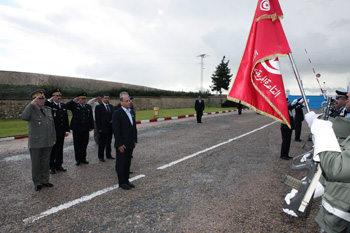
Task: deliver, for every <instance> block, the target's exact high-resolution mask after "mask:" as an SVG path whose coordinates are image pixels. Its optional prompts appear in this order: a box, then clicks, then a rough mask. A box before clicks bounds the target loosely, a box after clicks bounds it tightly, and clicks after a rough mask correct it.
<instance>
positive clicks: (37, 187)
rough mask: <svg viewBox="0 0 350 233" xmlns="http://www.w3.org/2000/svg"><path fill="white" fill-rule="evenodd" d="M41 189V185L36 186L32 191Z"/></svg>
mask: <svg viewBox="0 0 350 233" xmlns="http://www.w3.org/2000/svg"><path fill="white" fill-rule="evenodd" d="M42 187H43V186H41V185H37V186H35V187H34V190H35V191H40V190H41V188H42Z"/></svg>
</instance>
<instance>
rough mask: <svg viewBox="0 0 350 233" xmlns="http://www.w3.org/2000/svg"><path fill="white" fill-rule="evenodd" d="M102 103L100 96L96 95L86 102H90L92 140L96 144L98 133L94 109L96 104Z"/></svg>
mask: <svg viewBox="0 0 350 233" xmlns="http://www.w3.org/2000/svg"><path fill="white" fill-rule="evenodd" d="M101 103H102V98H101V96H97V97H95V98H92V99H91V100H89V101H88V102H87V104H90V105H91V108H92V116H93V118H94V140H95V142H96V144H97V145H98V137H99V134H98V132H97V126H96V118H95V109H96V106H97V105H99V104H101Z"/></svg>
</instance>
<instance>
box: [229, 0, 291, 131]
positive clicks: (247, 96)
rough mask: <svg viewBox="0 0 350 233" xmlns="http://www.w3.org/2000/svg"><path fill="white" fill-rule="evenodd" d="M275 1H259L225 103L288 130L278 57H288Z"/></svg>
mask: <svg viewBox="0 0 350 233" xmlns="http://www.w3.org/2000/svg"><path fill="white" fill-rule="evenodd" d="M282 18H283V13H282V10H281V8H280V5H279V2H278V0H259V1H258V6H257V9H256V12H255V16H254V21H253V23H252V27H251V29H250V33H249V37H248V41H247V45H246V48H245V51H244V54H243V57H242V61H241V64H240V66H239V68H238V71H237V75H236V79H235V81H234V83H233V85H232V87H231V89H230V91H229V94H228V95H227V99H229V100H231V101H234V102H237V103H238V102H239V101H241V103H242V104H243V105H245V106H247V107H249V108H251V109H253V110H255V111H256V112H258V113H260V114H263V115H266V116H269V117H271V118H273V119H275V120H277V121H279V122H281V123H284V124H287V125H288V126H289V127H290V122H289V115H288V106H287V102H286V94H285V90H284V85H283V79H282V74H281V72H280V69H279V61H278V57H279V56H285V55H286V54H288V53H291V51H290V48H289V45H288V41H287V38H286V36H285V34H284V31H283V28H282V25H281V22H280V19H282Z"/></svg>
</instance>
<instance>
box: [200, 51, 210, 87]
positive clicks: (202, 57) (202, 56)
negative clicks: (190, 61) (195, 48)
mask: <svg viewBox="0 0 350 233" xmlns="http://www.w3.org/2000/svg"><path fill="white" fill-rule="evenodd" d="M207 56H208V55H207V54H204V53H203V54H201V55H198V56H197V57H201V90H200V92H203V69H204V68H203V59H204V58H205V57H207Z"/></svg>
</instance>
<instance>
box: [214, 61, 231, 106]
mask: <svg viewBox="0 0 350 233" xmlns="http://www.w3.org/2000/svg"><path fill="white" fill-rule="evenodd" d="M229 62H230V61H229V60H228V61H227V62H225V56H224V57H223V58H222V60H221V63H220V64H219V65H218V66H217V67H216V70H215V72H214V73H213V75H212V77H211V79H212V83H213V85H212V86H210V88H211V90H212V91H216V92H219V95H220V104H222V96H221V94H222V89H224V90H228V88H229V85H230V82H231V77H232V74H230V73H231V69H230V68H228V63H229Z"/></svg>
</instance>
